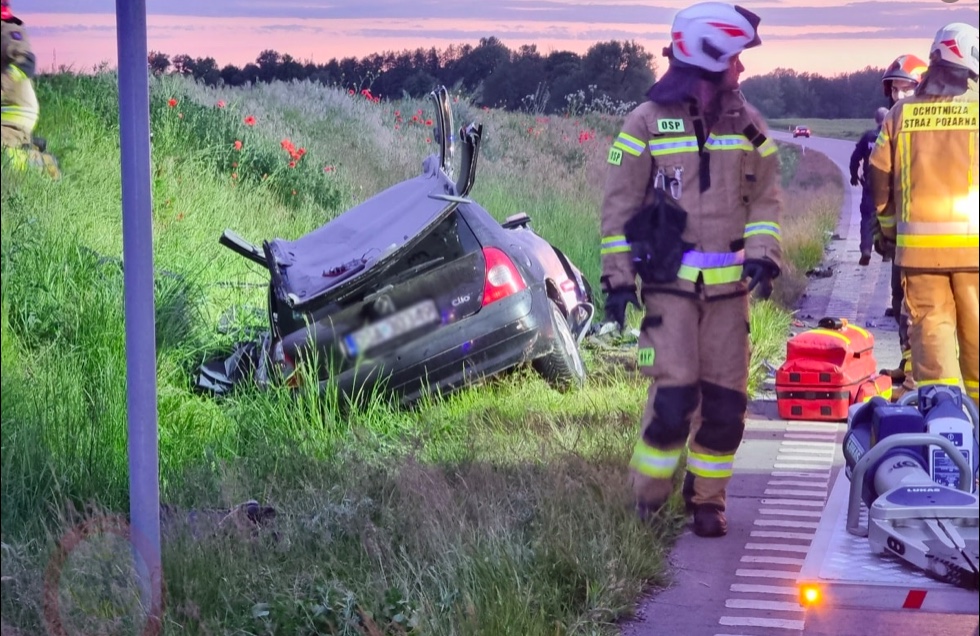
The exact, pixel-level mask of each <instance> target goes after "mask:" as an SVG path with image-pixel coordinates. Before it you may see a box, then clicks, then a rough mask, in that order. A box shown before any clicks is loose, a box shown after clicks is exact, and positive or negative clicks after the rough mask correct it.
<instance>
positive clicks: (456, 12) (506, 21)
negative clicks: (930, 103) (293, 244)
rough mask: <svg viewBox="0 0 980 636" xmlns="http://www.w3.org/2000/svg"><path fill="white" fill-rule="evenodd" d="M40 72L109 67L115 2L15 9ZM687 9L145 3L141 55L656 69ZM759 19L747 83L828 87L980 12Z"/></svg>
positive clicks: (957, 5) (948, 8)
mask: <svg viewBox="0 0 980 636" xmlns="http://www.w3.org/2000/svg"><path fill="white" fill-rule="evenodd" d="M12 3H13V8H14V11H15V13H16V14H17V15H18V16H19V17H20V18H21V19H22V20H24V22H25V24H26V26H27V27H28V29H29V33H30V35H31V37H32V39H33V43H34V49H35V52H36V54H37V57H38V64H39V66H40V67H41V68H42V69H44V70H49V69H53V68H57V67H59V66H61V65H67V66H71V67H72V68H74V69H75V70H76V71H87V70H90V69H91V68H92V67H94V66H95V65H97V64H99V63H100V62H103V61H104V62H108V63H109V65H110V66H115V64H116V22H115V2H114V0H12ZM687 4H689V2H676V1H673V0H671V1H666V0H652V1H651V0H457V1H456V2H452V1H450V0H147V14H148V17H147V22H148V31H149V33H148V37H149V41H148V46H149V49H150V50H158V51H163V52H165V53H169V54H171V55H174V54H179V53H186V54H188V55H190V56H192V57H208V56H210V57H213V58H215V59H216V60H217V62H218V65H219V66H223V65H225V64H229V63H230V64H236V65H239V66H240V65H243V64H245V63H247V62H251V61H254V60H255V58H256V57H257V56H258V54H259V52H260V51H262V50H264V49H274V50H276V51H278V52H280V53H289V54H290V55H292V56H293V57H294V58H297V59H299V60H303V61H305V60H313V61H315V62H327V61H328V60H330V58H334V57H336V58H342V57H351V56H353V57H362V56H364V55H367V54H370V53H376V52H383V51H400V50H403V49H414V48H417V47H432V46H434V47H436V48H437V49H444V48H445V47H447V46H448V45H450V44H462V43H467V42H468V43H471V44H476V43H477V42H478V41H479V39H480V38H481V37H484V36H490V35H495V36H497V37H498V38H499V39H500V40H502V41H503V42H504V44H506V45H507V46H508V47H510V48H511V49H516V48H517V47H519V46H520V45H522V44H536V45H537V47H538V51H540V52H541V53H543V54H547V53H549V52H551V51H554V50H568V51H575V52H577V53H584V52H585V51H586V50H587V49H588V48H589V47H590V46H591V45H592V44H594V43H596V42H600V41H607V40H636V41H637V42H639V43H640V44H642V45H643V46H644V47H645V48H646V49H647V50H648V51H650V52H655V53H657V55H658V59H660V67H661V68H663V67H664V64H663V62H664V60H663V59H662V58H659V51H660V49H661V48H663V46H664V44H665V42H666V39H667V31H668V29H669V24H670V20H671V18H672V16H673V14H674V12H676V11H677V10H678V9H680V8H682V7H684V6H686V5H687ZM743 5H744V6H745V7H746V8H749V9H751V10H753V11H755V12H756V13H758V14H759V15H760V16H761V17H762V25H761V26H760V33H761V36H762V39H763V46H762V47H761V48H759V49H754V50H752V51H750V52H748V53H746V54H745V55H743V62H744V63H745V65H746V67H747V69H746V73H745V76H751V75H755V74H760V73H766V72H768V71H771V70H773V69H774V68H778V67H782V68H792V69H795V70H797V71H799V72H803V71H809V72H812V73H820V74H823V75H833V74H836V73H841V72H847V71H853V70H858V69H861V68H864V67H865V66H868V65H871V66H879V67H883V66H886V65H887V64H888V63H889V62H891V60H892V59H894V58H895V57H896V56H898V55H900V54H902V53H915V54H918V55H920V56H921V57H925V56H926V55H927V54H928V47H929V44H930V43H931V41H932V36H933V34H934V33H935V32H936V30H937V29H938V28H939V27H941V26H942V25H944V24H946V23H949V22H966V23H968V24H973V25H976V24H977V22H978V11H980V0H952V2H948V1H946V0H888V1H878V0H873V1H864V2H842V1H840V0H762V1H758V2H756V1H752V0H747V1H746V2H744V3H743Z"/></svg>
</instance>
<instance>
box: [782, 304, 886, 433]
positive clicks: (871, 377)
mask: <svg viewBox="0 0 980 636" xmlns="http://www.w3.org/2000/svg"><path fill="white" fill-rule="evenodd" d="M876 395H880V396H883V397H890V395H891V379H890V378H887V377H885V376H881V375H878V371H877V365H876V363H875V358H874V336H873V335H872V334H871V333H869V332H867V331H865V330H864V329H862V328H860V327H857V326H855V325H851V324H850V323H848V322H847V320H845V319H834V318H823V319H822V320H821V321H820V322H819V324H818V328H816V329H811V330H808V331H805V332H803V333H800V334H797V335H796V336H794V337H793V338H791V339H790V340H789V342H787V343H786V362H784V363H783V364H782V366H780V367H779V369H778V370H777V372H776V404H777V407H778V409H779V417H781V418H782V419H787V420H824V421H845V420H846V419H847V413H848V409H849V407H850V406H851V405H852V404H855V403H860V402H865V401H867V400H870V399H871V398H872V397H874V396H876Z"/></svg>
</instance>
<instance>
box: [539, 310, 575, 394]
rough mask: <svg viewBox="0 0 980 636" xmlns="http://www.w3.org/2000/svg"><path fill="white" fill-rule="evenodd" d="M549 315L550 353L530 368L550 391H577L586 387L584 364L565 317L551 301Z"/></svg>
mask: <svg viewBox="0 0 980 636" xmlns="http://www.w3.org/2000/svg"><path fill="white" fill-rule="evenodd" d="M548 305H549V309H550V311H551V326H552V333H553V337H552V340H553V342H552V344H553V347H552V350H551V352H550V353H548V354H546V355H544V356H541V357H540V358H537V359H536V360H535V361H534V362H533V363H532V366H533V367H534V369H535V371H537V372H538V373H539V374H540V375H541V377H543V378H544V379H545V381H546V382H547V383H548V384H550V385H551V387H552V388H554V389H556V390H558V391H562V392H564V391H569V390H574V389H579V388H581V387H582V386H583V385H584V384H585V363H583V362H582V354H581V353H580V352H579V350H578V342H577V341H576V340H575V336H574V335H572V330H571V328H570V327H569V326H568V321H567V320H566V319H565V314H564V313H562V310H561V308H560V307H559V306H558V303H556V302H555V301H554V300H551V299H549V300H548Z"/></svg>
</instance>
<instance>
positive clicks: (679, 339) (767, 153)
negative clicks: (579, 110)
mask: <svg viewBox="0 0 980 636" xmlns="http://www.w3.org/2000/svg"><path fill="white" fill-rule="evenodd" d="M759 22H760V19H759V17H758V16H757V15H755V14H754V13H752V12H750V11H747V10H745V9H743V8H742V7H739V6H733V5H730V4H726V3H721V2H706V3H699V4H695V5H693V6H690V7H688V8H686V9H684V10H682V11H680V12H678V13H677V15H676V16H675V18H674V21H673V24H672V26H671V30H670V34H671V40H672V43H671V46H670V47H668V48H666V49H664V55H665V56H666V57H667V58H668V60H669V68H668V70H667V72H666V73H665V74H664V76H663V78H661V79H660V81H658V82H657V83H656V84H654V85H653V87H652V88H651V89H650V91H649V92H648V93H647V99H646V101H644V102H643V103H642V104H640V105H639V106H637V107H636V108H635V109H634V110H633V111H632V112H631V113H630V114H629V115H628V116H627V118H626V120H625V122H624V124H623V128H622V131H621V132H620V133H619V135H618V136H617V138H616V139H615V140H614V143H613V145H612V147H611V148H610V150H609V155H608V159H607V162H608V165H607V170H608V172H607V176H606V182H605V188H604V194H603V200H602V212H601V216H602V219H601V224H602V276H601V279H600V280H601V284H602V289H603V291H604V293H605V295H606V303H605V313H606V318H607V319H608V320H614V321H616V322H617V323H618V324H619V326H620V328H622V327H623V326H624V324H625V321H626V310H627V306H628V305H630V304H633V305H635V306H637V307H639V306H640V302H639V300H638V299H637V293H636V291H637V275H639V278H640V284H641V296H640V298H642V305H643V309H644V311H645V316H644V318H643V322H642V324H641V330H640V337H639V343H638V363H639V366H640V370H641V372H642V373H643V374H644V375H646V376H648V377H649V378H650V380H651V382H650V388H649V394H648V400H647V403H646V407H645V409H644V412H643V416H642V432H641V435H640V439H639V440H638V441H637V444H636V447H635V449H634V453H633V457H632V460H631V462H630V482H631V485H632V489H633V495H634V498H635V504H636V509H637V512H638V514H639V515H640V516H641V517H643V518H648V517H650V516H651V515H653V514H655V513H656V512H657V511H658V510H659V509H660V508H661V507H662V506H663V505H664V504H665V503H666V501H667V499H668V498H669V497H670V495H671V494H672V491H673V488H672V477H673V475H674V474H675V472H676V470H677V468H678V465H679V463H680V459H681V454H682V452H683V451H684V448H685V446H687V447H688V453H687V473H686V476H685V481H684V489H683V495H684V501H685V504H686V508H687V510H688V512H690V513H693V516H694V524H693V530H694V532H695V534H697V535H699V536H707V537H714V536H721V535H724V534H725V533H726V532H727V530H728V525H727V521H726V518H725V508H726V488H727V485H728V483H729V481H730V479H731V476H732V465H733V463H734V460H735V451H736V449H737V448H738V447H739V444H740V443H741V441H742V435H743V432H744V429H745V414H746V410H747V396H746V393H747V383H748V365H749V318H748V313H749V293H750V292H751V290H753V289H755V288H756V287H758V288H759V289H760V290H765V292H764V293H771V291H772V280H773V279H774V278H776V277H777V276H778V275H779V273H780V267H781V261H782V251H781V245H780V226H779V224H780V220H781V216H782V205H783V203H782V191H781V190H780V185H779V183H780V172H779V161H778V157H777V156H776V151H777V148H776V145H775V143H774V141H773V140H772V139H769V138H768V137H767V136H766V133H767V126H766V124H765V122H764V120H763V118H762V117H761V115H760V114H759V113H758V111H756V109H755V108H753V107H752V106H751V105H749V104H748V103H747V102H746V101H745V98H744V97H743V95H742V93H741V91H740V90H739V81H738V79H739V74H740V73H741V72H742V71H743V70H744V66H742V63H741V61H740V58H739V55H740V53H742V51H744V50H745V49H748V48H751V47H756V46H758V45H759V44H760V43H761V40H760V38H759V35H758V31H757V28H758V25H759ZM692 423H695V424H696V425H695V426H694V427H693V428H695V430H693V431H692V430H691V429H692Z"/></svg>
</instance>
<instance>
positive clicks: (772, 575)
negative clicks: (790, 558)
mask: <svg viewBox="0 0 980 636" xmlns="http://www.w3.org/2000/svg"><path fill="white" fill-rule="evenodd" d="M798 574H799V572H788V571H786V570H742V569H739V570H735V576H745V577H748V578H753V579H786V580H787V581H795V580H796V577H797V575H798Z"/></svg>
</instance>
